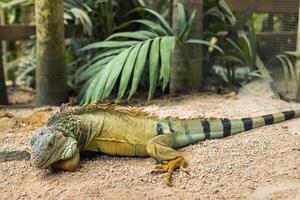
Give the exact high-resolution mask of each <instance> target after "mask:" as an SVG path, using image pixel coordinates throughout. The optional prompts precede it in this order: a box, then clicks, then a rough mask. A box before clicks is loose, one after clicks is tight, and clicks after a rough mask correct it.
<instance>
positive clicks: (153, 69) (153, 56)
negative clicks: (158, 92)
mask: <svg viewBox="0 0 300 200" xmlns="http://www.w3.org/2000/svg"><path fill="white" fill-rule="evenodd" d="M159 42H160V38H156V39H155V40H154V41H153V43H152V45H151V49H150V63H149V80H150V88H149V94H148V99H149V100H150V99H151V98H152V97H153V95H154V92H155V89H156V84H157V78H158V63H159Z"/></svg>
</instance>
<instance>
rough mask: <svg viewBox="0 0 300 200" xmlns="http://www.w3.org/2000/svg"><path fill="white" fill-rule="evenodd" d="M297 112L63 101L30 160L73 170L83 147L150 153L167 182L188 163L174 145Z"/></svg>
mask: <svg viewBox="0 0 300 200" xmlns="http://www.w3.org/2000/svg"><path fill="white" fill-rule="evenodd" d="M299 116H300V110H295V111H287V112H280V113H276V114H271V115H264V116H259V117H253V118H250V117H249V118H242V119H203V118H195V119H177V118H165V119H159V118H158V117H157V116H155V115H153V114H150V113H147V112H144V111H142V110H141V109H137V108H128V107H122V106H118V105H115V104H91V105H87V106H83V107H66V106H63V107H62V109H61V111H59V112H57V113H55V114H54V115H53V116H52V117H51V118H50V119H49V120H48V122H47V123H46V125H45V126H44V127H43V128H41V129H40V130H38V131H37V132H36V133H35V134H34V135H33V137H32V138H33V139H32V141H31V152H32V153H31V162H32V164H33V165H34V166H37V167H40V163H39V162H38V161H41V160H48V161H49V162H47V165H45V164H44V165H43V167H42V168H45V167H48V166H52V167H56V168H60V169H64V170H70V171H73V170H75V169H76V168H77V166H78V165H79V160H80V156H79V151H96V152H102V153H105V154H108V155H112V156H138V157H147V156H150V157H153V158H154V159H156V160H157V161H158V162H160V163H161V164H159V165H158V166H156V171H157V172H159V173H166V178H165V182H166V183H167V184H168V185H170V181H171V174H172V172H173V171H174V170H175V169H177V168H180V169H181V170H183V171H185V170H186V167H187V162H186V160H185V159H184V157H183V155H182V154H181V153H180V152H178V151H176V150H175V149H177V148H180V147H183V146H187V145H189V144H193V143H196V142H199V141H202V140H205V139H218V138H223V137H227V136H230V135H234V134H237V133H240V132H243V131H248V130H250V129H253V128H257V127H260V126H264V125H270V124H273V123H277V122H281V121H285V120H289V119H293V118H295V117H299ZM45 133H46V134H45ZM62 135H63V137H62ZM70 141H75V142H71V143H72V146H71V145H68V142H70ZM50 144H51V145H50ZM74 145H75V146H74ZM61 148H64V149H63V150H62V149H61ZM70 154H71V155H70Z"/></svg>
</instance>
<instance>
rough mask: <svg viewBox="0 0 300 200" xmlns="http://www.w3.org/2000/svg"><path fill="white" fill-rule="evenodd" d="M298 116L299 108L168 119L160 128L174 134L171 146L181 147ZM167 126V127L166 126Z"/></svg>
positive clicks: (299, 113) (299, 114)
mask: <svg viewBox="0 0 300 200" xmlns="http://www.w3.org/2000/svg"><path fill="white" fill-rule="evenodd" d="M299 116H300V110H292V111H286V112H280V113H276V114H270V115H263V116H259V117H248V118H241V119H192V120H169V121H167V122H165V123H164V124H162V125H161V126H162V128H163V129H164V130H165V129H166V128H167V129H169V131H170V133H171V134H173V135H174V137H173V138H174V141H173V148H178V147H183V146H186V145H189V144H193V143H196V142H199V141H201V140H205V139H216V138H223V137H227V136H230V135H234V134H237V133H240V132H244V131H248V130H250V129H253V128H257V127H261V126H265V125H270V124H274V123H278V122H282V121H285V120H290V119H293V118H297V117H299ZM166 126H167V127H166Z"/></svg>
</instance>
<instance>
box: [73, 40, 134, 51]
mask: <svg viewBox="0 0 300 200" xmlns="http://www.w3.org/2000/svg"><path fill="white" fill-rule="evenodd" d="M136 43H137V41H124V42H123V41H103V42H96V43H93V44H90V45H87V46H85V47H83V48H82V49H80V50H79V51H86V50H91V49H100V48H124V47H130V46H132V45H135V44H136Z"/></svg>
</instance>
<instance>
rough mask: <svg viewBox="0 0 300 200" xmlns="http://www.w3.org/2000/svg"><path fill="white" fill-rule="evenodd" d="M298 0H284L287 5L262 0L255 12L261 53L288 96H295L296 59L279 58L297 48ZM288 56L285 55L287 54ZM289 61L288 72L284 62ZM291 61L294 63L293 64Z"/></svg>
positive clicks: (283, 92)
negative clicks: (294, 69) (257, 10)
mask: <svg viewBox="0 0 300 200" xmlns="http://www.w3.org/2000/svg"><path fill="white" fill-rule="evenodd" d="M297 8H299V0H285V1H284V6H282V4H281V6H279V5H278V0H261V2H260V9H259V12H256V13H254V14H253V16H252V21H253V23H254V27H255V31H256V33H257V36H258V47H259V56H260V58H261V59H262V61H263V62H264V64H265V66H266V67H267V69H268V70H269V72H270V74H271V76H272V78H273V79H274V82H275V85H276V87H277V90H278V92H279V93H280V94H281V95H282V96H284V97H286V98H292V99H293V98H295V88H296V87H295V84H296V83H295V81H294V80H292V79H291V77H290V76H294V75H295V74H293V73H295V71H293V70H292V69H291V68H290V67H294V63H295V59H294V58H292V57H290V56H288V58H289V60H286V59H283V60H282V59H280V58H279V57H278V56H280V55H283V54H284V53H285V52H287V51H292V52H294V51H296V39H297V28H298V11H297ZM284 58H286V57H284ZM282 62H284V63H285V64H287V65H286V66H288V67H289V68H288V70H289V72H290V73H289V76H287V72H286V71H285V70H286V69H285V68H284V66H283V63H282ZM291 64H292V65H291Z"/></svg>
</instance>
